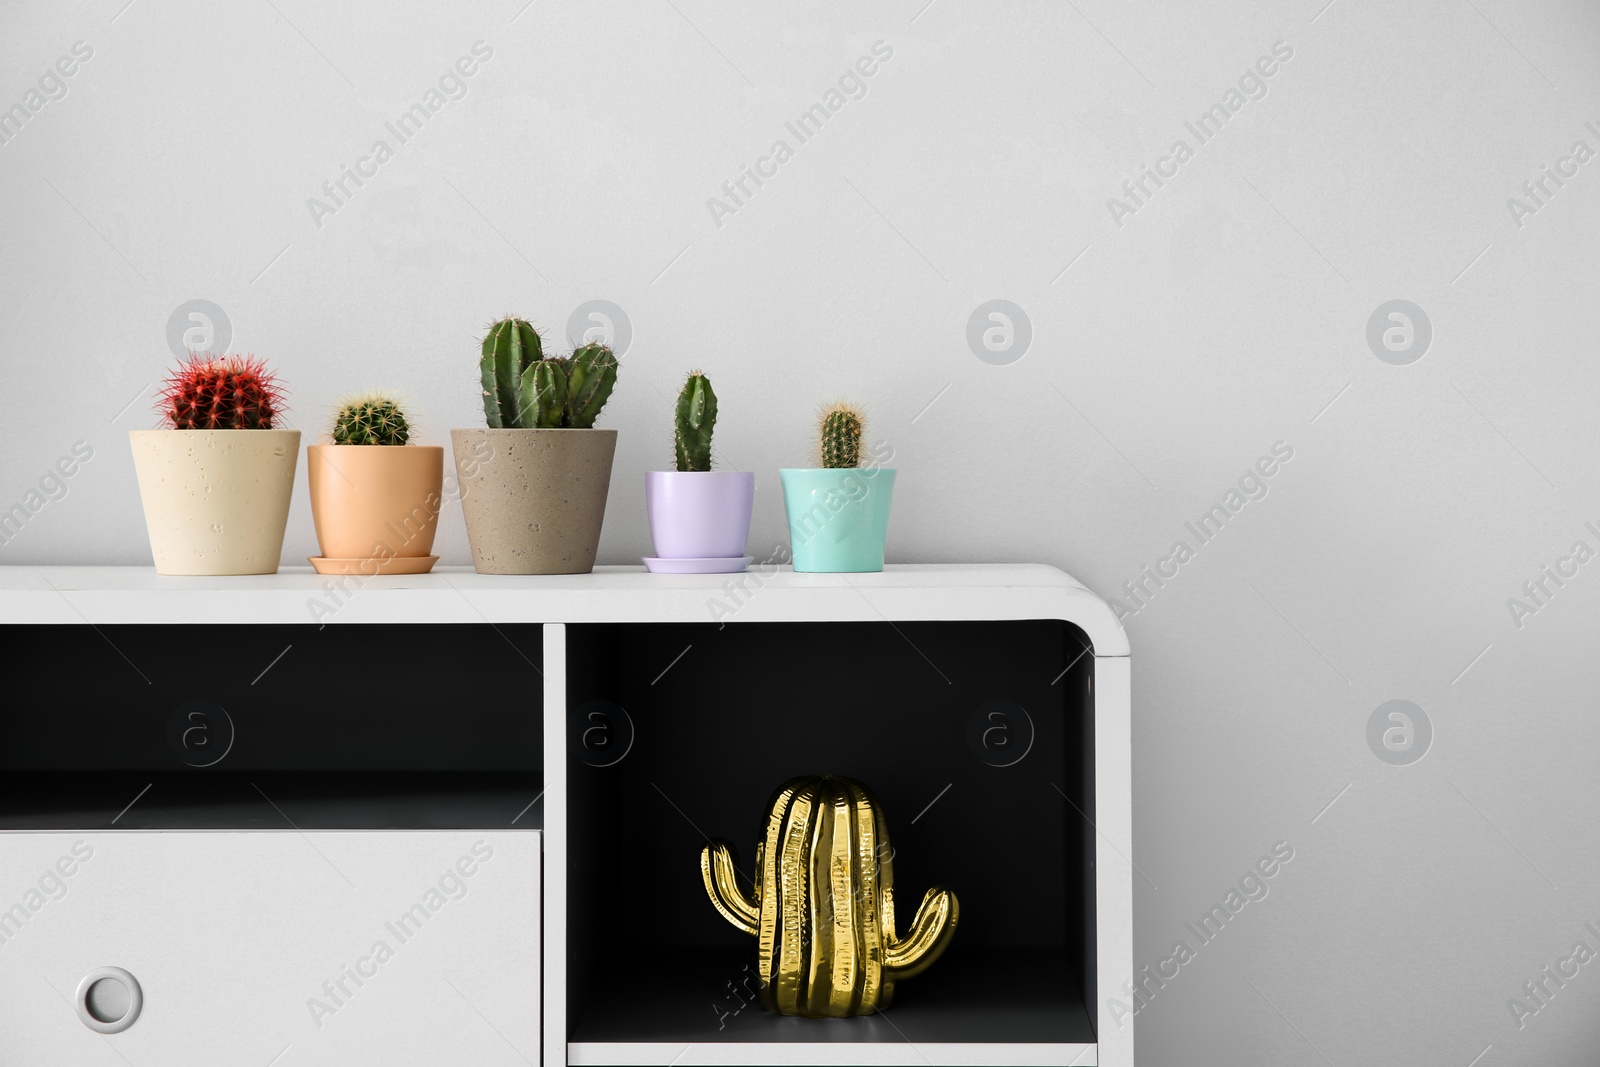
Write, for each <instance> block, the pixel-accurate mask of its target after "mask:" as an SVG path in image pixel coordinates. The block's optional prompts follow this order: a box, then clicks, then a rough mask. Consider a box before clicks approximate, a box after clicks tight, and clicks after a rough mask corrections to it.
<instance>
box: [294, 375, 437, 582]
mask: <svg viewBox="0 0 1600 1067" xmlns="http://www.w3.org/2000/svg"><path fill="white" fill-rule="evenodd" d="M328 437H329V440H330V441H331V443H330V444H315V445H312V446H311V447H310V448H308V449H306V474H307V476H308V478H309V480H310V483H311V518H312V521H313V522H314V523H315V524H316V527H317V544H318V545H319V546H320V547H321V550H322V554H321V555H320V556H313V557H311V565H312V566H313V567H315V568H316V569H317V572H318V573H320V574H352V573H355V574H364V575H374V574H426V573H427V572H428V571H430V570H432V569H433V565H434V563H436V562H438V559H439V557H438V556H434V555H430V554H429V553H431V552H432V551H433V535H434V533H435V531H436V530H437V528H438V524H439V508H440V506H441V504H442V501H443V495H442V489H443V482H444V449H443V448H442V447H441V446H439V445H414V444H411V443H410V442H411V423H410V421H409V420H408V419H407V418H406V413H405V411H404V409H402V408H401V406H400V404H399V403H398V402H397V401H396V400H395V399H394V398H393V397H390V396H387V395H384V394H380V393H373V394H369V395H366V396H359V397H354V398H352V399H350V400H347V401H345V402H344V403H343V404H341V405H339V409H338V411H337V412H336V413H335V415H334V417H333V425H332V426H331V427H330V428H329V431H328Z"/></svg>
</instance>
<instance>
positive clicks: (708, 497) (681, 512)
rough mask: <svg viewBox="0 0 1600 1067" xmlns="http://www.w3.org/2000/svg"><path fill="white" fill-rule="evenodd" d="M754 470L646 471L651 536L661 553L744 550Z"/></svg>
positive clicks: (697, 555) (716, 555)
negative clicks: (752, 471)
mask: <svg viewBox="0 0 1600 1067" xmlns="http://www.w3.org/2000/svg"><path fill="white" fill-rule="evenodd" d="M755 497H756V476H755V475H754V474H752V473H750V472H749V471H645V474H644V507H645V512H646V514H647V516H648V517H649V519H650V540H651V541H652V542H654V544H655V549H656V555H657V556H659V557H661V558H662V559H729V558H734V557H740V556H743V555H744V548H745V543H746V542H747V541H749V539H750V509H751V507H752V506H753V505H754V503H755Z"/></svg>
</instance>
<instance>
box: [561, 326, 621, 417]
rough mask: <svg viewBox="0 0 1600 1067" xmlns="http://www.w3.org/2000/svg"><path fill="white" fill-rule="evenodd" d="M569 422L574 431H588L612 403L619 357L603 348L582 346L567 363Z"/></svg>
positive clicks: (602, 346) (605, 347)
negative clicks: (607, 403) (608, 401)
mask: <svg viewBox="0 0 1600 1067" xmlns="http://www.w3.org/2000/svg"><path fill="white" fill-rule="evenodd" d="M566 363H567V367H566V371H567V422H566V424H567V425H568V426H571V427H573V428H574V429H579V430H587V429H589V427H591V426H593V425H594V420H595V419H596V418H598V417H599V415H600V409H601V408H603V407H605V406H606V401H607V400H609V399H611V390H612V389H614V388H615V387H616V384H617V368H618V363H617V357H616V356H615V355H613V354H612V352H611V349H610V348H608V347H607V346H605V345H601V344H588V345H583V346H582V347H581V348H579V349H578V350H577V351H575V352H573V353H572V355H571V356H570V357H569V358H568V359H567V361H566Z"/></svg>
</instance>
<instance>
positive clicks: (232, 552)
mask: <svg viewBox="0 0 1600 1067" xmlns="http://www.w3.org/2000/svg"><path fill="white" fill-rule="evenodd" d="M128 437H129V441H130V443H131V444H132V446H133V466H134V470H135V471H136V472H137V474H138V476H139V498H140V500H141V501H143V503H144V521H145V528H146V529H147V530H148V531H149V534H150V551H151V553H152V555H154V557H155V564H156V571H157V573H160V574H273V573H276V571H277V570H278V557H279V556H280V555H281V554H282V553H283V531H284V527H285V526H286V525H287V524H288V521H289V497H290V495H291V494H292V493H293V491H294V466H295V462H296V460H298V459H299V455H300V431H299V430H132V431H130V432H129V434H128Z"/></svg>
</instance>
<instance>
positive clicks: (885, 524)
mask: <svg viewBox="0 0 1600 1067" xmlns="http://www.w3.org/2000/svg"><path fill="white" fill-rule="evenodd" d="M894 475H895V472H894V471H893V470H892V469H890V468H887V467H852V468H845V469H833V468H826V467H799V468H797V467H785V468H782V469H781V470H779V471H778V477H779V478H780V479H781V480H782V482H783V507H784V510H785V511H786V512H787V513H788V516H789V548H790V551H791V552H792V553H793V556H794V569H795V570H797V571H811V572H825V573H841V572H855V571H881V570H883V543H884V540H885V538H886V537H887V536H888V533H889V505H890V504H891V503H893V501H894Z"/></svg>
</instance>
